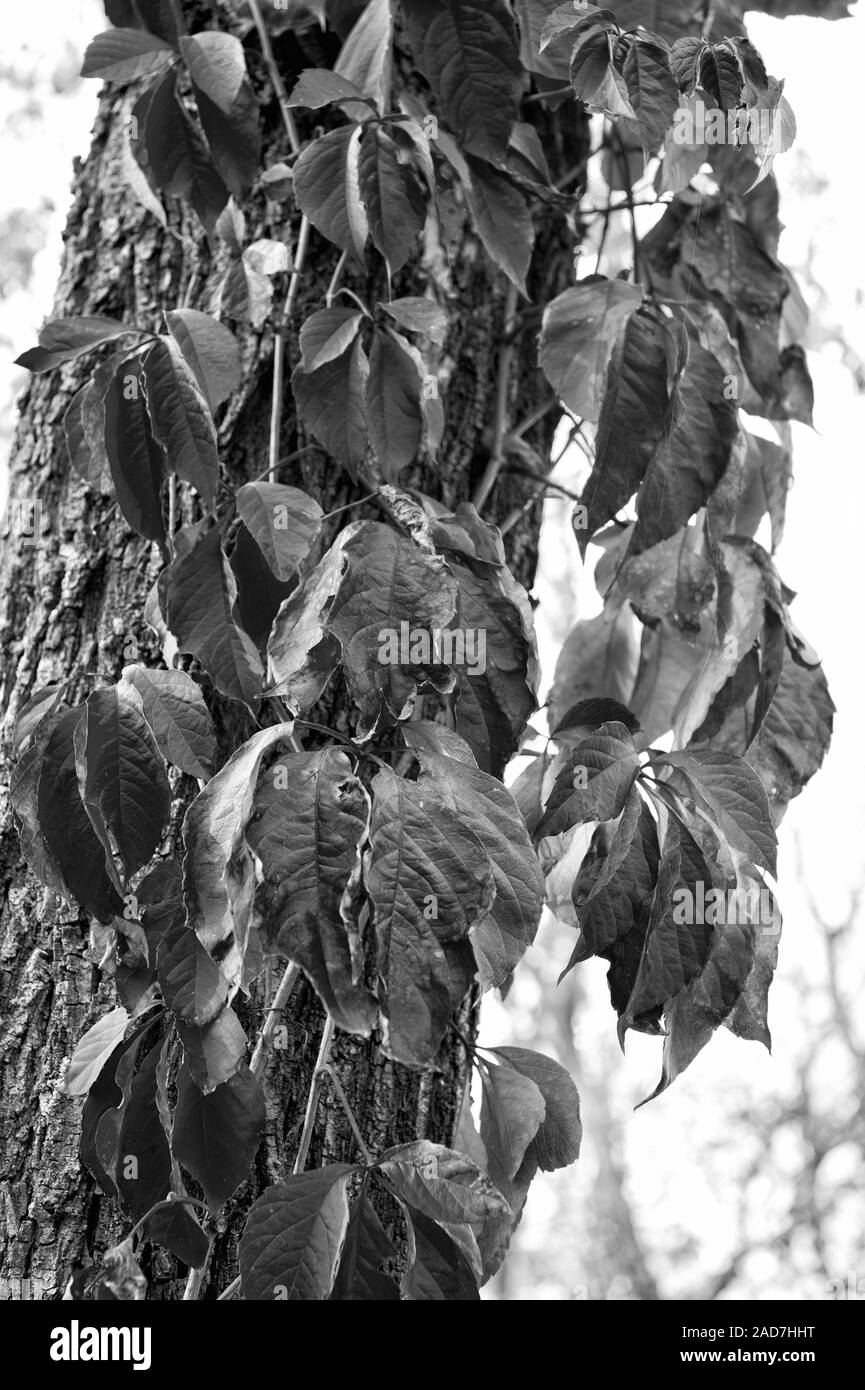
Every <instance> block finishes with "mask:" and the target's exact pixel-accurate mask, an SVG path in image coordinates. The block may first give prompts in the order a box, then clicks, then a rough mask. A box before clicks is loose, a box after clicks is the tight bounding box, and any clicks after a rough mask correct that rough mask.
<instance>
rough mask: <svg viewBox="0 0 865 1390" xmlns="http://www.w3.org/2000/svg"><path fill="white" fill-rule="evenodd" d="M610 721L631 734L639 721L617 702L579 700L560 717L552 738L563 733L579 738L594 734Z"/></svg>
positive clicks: (637, 727)
mask: <svg viewBox="0 0 865 1390" xmlns="http://www.w3.org/2000/svg"><path fill="white" fill-rule="evenodd" d="M610 721H614V722H617V723H619V724H624V726H625V728H626V729H628V730H629V731H630V732H631V733H632V734H635V733H637V732H638V731H639V728H640V722H639V720H638V719H637V718H636V717H635V716H634V715H633V714H632V713H631V711H630V710H629V709H627V708H626V706H625V705H622V704H619V701H618V700H603V699H594V700H579V701H578V702H577V703H576V704H575V705H572V706H571V708H570V709H569V710H568V711H567V713H566V714H563V715H562V717H561V719H560V720H559V722H558V723H557V724H556V726H555V728H554V729H553V731H552V736H553V737H554V738H555V737H556V735H558V734H563V733H567V734H570V735H571V736H573V735H574V734H577V733H578V734H579V735H581V736H584V735H586V734H592V733H596V732H597V730H598V729H599V728H600V727H601V725H602V724H608V723H610Z"/></svg>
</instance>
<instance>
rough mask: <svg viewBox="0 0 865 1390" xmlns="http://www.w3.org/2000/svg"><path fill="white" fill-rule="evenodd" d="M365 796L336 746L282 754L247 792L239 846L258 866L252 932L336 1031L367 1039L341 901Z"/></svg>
mask: <svg viewBox="0 0 865 1390" xmlns="http://www.w3.org/2000/svg"><path fill="white" fill-rule="evenodd" d="M368 822H369V799H368V796H367V793H366V791H365V789H364V787H363V785H362V783H361V782H360V781H359V780H358V779H357V778H355V777H354V776H352V769H351V763H350V762H349V759H348V757H347V756H346V754H345V753H344V752H342V750H341V749H338V748H333V747H331V748H324V749H321V750H319V751H318V752H314V753H293V754H287V755H286V756H284V757H282V758H280V759H279V760H278V761H277V762H275V763H273V764H272V765H271V766H270V768H269V769H268V772H267V776H266V777H263V778H262V779H261V782H260V784H259V786H258V788H257V790H256V793H255V801H254V803H253V808H252V815H251V818H250V820H249V824H248V825H247V828H246V841H247V844H248V845H249V847H250V849H251V850H252V851H253V853H254V854H255V856H256V859H257V861H258V864H259V866H260V870H259V874H258V878H259V882H258V886H257V888H256V891H255V918H256V924H257V930H258V932H259V934H260V936H261V938H262V940H263V942H264V943H265V946H266V947H267V948H268V949H269V950H271V951H275V952H278V953H279V954H280V955H284V956H288V958H289V959H290V960H294V961H296V962H297V964H298V965H300V966H302V968H303V969H304V970H305V972H306V974H307V975H308V976H309V978H310V979H311V980H312V983H313V984H314V986H315V988H316V990H317V991H318V994H319V996H320V998H321V1000H322V1002H323V1004H324V1005H325V1008H326V1009H327V1010H328V1012H329V1013H330V1014H331V1015H332V1017H333V1018H334V1019H335V1020H336V1022H337V1023H338V1024H339V1026H340V1027H341V1028H344V1029H346V1030H347V1031H348V1032H352V1033H360V1034H362V1035H363V1036H367V1037H368V1036H369V1033H370V1029H371V1027H372V1024H373V1022H374V1019H375V1014H376V1005H375V1001H374V999H373V997H372V995H371V994H370V993H369V991H368V990H367V988H366V987H365V986H364V984H363V982H362V976H361V971H362V967H363V957H362V951H361V948H360V942H359V937H358V930H357V926H356V924H355V923H354V922H353V921H352V920H351V917H350V915H349V914H350V910H351V905H350V903H349V902H348V901H347V894H348V889H349V884H350V880H351V879H352V877H353V876H354V875H356V874H358V873H359V869H360V843H361V841H362V840H363V839H364V838H365V837H366V831H367V825H368Z"/></svg>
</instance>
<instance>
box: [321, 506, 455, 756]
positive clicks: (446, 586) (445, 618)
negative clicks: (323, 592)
mask: <svg viewBox="0 0 865 1390" xmlns="http://www.w3.org/2000/svg"><path fill="white" fill-rule="evenodd" d="M342 555H343V556H344V559H345V570H344V573H343V576H342V580H341V583H340V585H339V589H338V592H337V593H336V597H335V598H334V600H333V604H332V606H331V608H330V611H329V613H328V615H327V619H326V627H327V631H328V632H329V633H330V634H332V635H333V636H334V637H335V638H336V639H337V640H338V642H339V643H340V647H341V649H342V664H343V671H344V675H345V679H346V684H347V685H348V688H349V692H350V694H351V697H352V699H353V701H354V703H355V704H356V705H357V706H358V707H359V709H360V711H361V718H360V721H359V724H358V734H359V735H360V736H361V737H367V736H368V735H369V734H371V733H372V732H373V730H374V729H376V728H377V727H378V726H379V724H380V723H381V722H382V721H383V720H390V721H393V720H396V719H399V718H400V716H401V715H402V714H403V712H404V710H405V707H406V705H407V704H408V702H409V701H410V700H411V699H412V698H413V696H414V694H415V692H416V690H417V689H418V687H419V686H422V685H423V684H425V683H426V682H427V681H429V682H430V683H431V684H433V685H438V686H447V685H449V684H450V680H449V679H448V676H447V673H446V672H445V671H444V670H443V668H442V665H441V663H440V661H439V658H438V656H437V653H436V649H435V646H434V643H433V640H432V636H431V634H433V635H434V634H435V633H436V632H439V633H440V632H441V631H442V630H443V629H445V628H446V627H447V624H448V623H449V621H450V620H451V618H452V617H453V615H454V610H455V607H456V594H457V585H456V581H455V580H454V578H453V577H452V575H451V574H450V573H449V571H448V568H447V566H446V565H445V563H444V561H443V560H442V559H441V557H440V556H438V555H434V554H431V553H430V552H429V551H427V550H424V549H423V548H422V547H421V546H419V545H417V544H416V543H415V542H414V541H413V540H412V539H410V538H408V537H405V536H401V535H400V534H399V533H398V532H397V531H396V530H395V529H394V528H393V527H391V526H386V525H384V524H382V523H380V522H362V523H361V524H360V525H359V526H357V527H356V528H355V529H354V530H353V531H352V532H351V534H350V535H348V536H347V537H346V540H345V542H344V545H343V548H342ZM417 641H419V642H420V652H419V655H417V656H415V655H413V647H412V642H417ZM394 647H396V650H395V651H394ZM406 648H407V650H406Z"/></svg>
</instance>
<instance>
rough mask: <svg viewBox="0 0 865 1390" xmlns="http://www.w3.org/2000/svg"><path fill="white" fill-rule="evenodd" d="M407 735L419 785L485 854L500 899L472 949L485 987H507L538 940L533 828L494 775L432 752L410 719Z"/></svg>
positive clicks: (474, 934) (538, 880)
mask: <svg viewBox="0 0 865 1390" xmlns="http://www.w3.org/2000/svg"><path fill="white" fill-rule="evenodd" d="M403 735H404V737H405V740H406V743H408V744H409V746H410V747H413V748H414V750H415V753H416V756H417V758H418V760H419V762H420V764H421V769H422V771H421V777H420V780H419V782H418V783H417V785H418V786H419V787H420V788H421V790H422V791H423V792H425V791H426V789H427V788H430V789H431V790H432V789H435V790H436V791H437V793H438V794H439V796H440V798H441V801H442V803H443V804H444V805H446V806H448V807H449V808H450V809H451V810H452V811H453V813H454V815H455V816H456V818H457V820H458V822H459V823H460V824H461V825H462V826H464V827H466V828H470V829H471V832H472V834H473V835H474V836H475V837H476V839H477V841H478V844H479V845H480V847H481V848H482V850H483V853H484V854H485V855H486V858H487V861H488V863H489V867H490V871H491V873H492V877H493V882H494V884H495V899H494V901H493V903H492V906H491V908H490V912H489V915H488V916H487V917H485V918H483V919H482V920H481V921H479V922H477V923H475V925H474V926H473V927H472V931H471V939H472V948H473V950H474V953H475V958H476V960H477V964H478V978H479V980H480V984H481V988H482V989H490V988H492V987H493V986H496V987H498V988H502V987H503V986H505V985H506V984H507V983H508V982H509V980H510V976H511V974H512V973H513V970H514V969H515V967H516V966H517V965H518V964H519V962H520V960H521V959H522V957H523V955H524V954H525V952H526V950H527V948H528V947H529V946H530V945H531V944H532V942H533V941H534V939H535V933H536V931H537V928H538V920H539V918H540V915H541V908H542V905H543V895H544V880H543V874H542V873H541V869H540V865H539V864H538V860H537V856H536V854H535V852H534V849H533V848H532V844H531V840H530V839H529V835H528V831H527V830H526V829H525V825H524V823H523V820H522V818H521V816H520V813H519V810H518V808H517V805H516V803H515V801H514V799H513V797H512V796H511V794H510V793H509V792H508V791H506V790H505V788H504V787H503V786H502V785H501V783H500V782H498V781H497V780H496V779H495V778H494V777H490V776H488V775H487V774H486V773H485V772H481V771H480V770H479V769H477V768H473V767H469V766H467V765H466V764H465V763H464V762H458V761H457V760H456V759H454V758H451V757H443V756H441V755H435V754H432V753H430V752H428V751H427V749H426V748H425V747H423V746H421V745H420V744H418V742H417V741H416V740H415V739H414V738H413V726H412V725H411V724H406V725H404V726H403Z"/></svg>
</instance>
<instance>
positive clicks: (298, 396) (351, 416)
mask: <svg viewBox="0 0 865 1390" xmlns="http://www.w3.org/2000/svg"><path fill="white" fill-rule="evenodd" d="M368 377H369V362H368V361H367V356H366V353H365V352H364V350H363V344H362V342H361V340H360V338H356V339H355V341H354V344H353V346H351V347H349V348H347V349H346V350H345V351H344V352H343V353H341V354H340V356H339V357H336V358H334V359H333V360H332V361H329V362H326V363H324V364H323V365H322V366H321V367H318V368H317V369H316V370H315V371H313V372H309V373H307V372H305V371H303V370H302V367H300V366H298V367H297V368H296V369H295V371H294V373H293V375H292V378H291V385H292V390H293V391H294V397H295V402H296V404H297V409H298V411H299V413H300V417H301V419H302V421H303V425H304V428H305V429H306V430H307V431H308V432H309V434H311V435H312V436H313V438H315V439H317V440H318V442H319V444H321V445H322V447H323V448H324V449H325V450H326V452H327V453H328V454H330V455H331V456H332V457H333V458H334V459H336V461H337V463H339V464H341V465H342V467H343V468H344V469H345V470H346V472H347V473H348V474H349V475H350V476H351V477H352V478H355V479H356V478H357V474H358V470H359V468H360V467H361V465H362V463H363V461H364V456H365V453H366V442H367V409H366V388H367V380H368Z"/></svg>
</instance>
